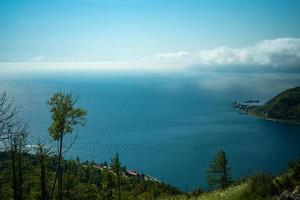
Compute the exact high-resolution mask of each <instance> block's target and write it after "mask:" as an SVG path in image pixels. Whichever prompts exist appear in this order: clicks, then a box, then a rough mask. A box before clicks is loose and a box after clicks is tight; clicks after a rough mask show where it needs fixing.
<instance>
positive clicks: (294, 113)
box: [233, 87, 300, 124]
mask: <svg viewBox="0 0 300 200" xmlns="http://www.w3.org/2000/svg"><path fill="white" fill-rule="evenodd" d="M258 102H259V101H258ZM256 103H257V102H256V101H247V102H244V103H239V102H235V103H234V104H233V106H234V107H235V108H236V109H238V110H239V111H241V112H242V113H246V114H250V115H254V116H256V117H259V118H263V119H268V120H274V121H283V122H291V123H297V124H299V123H300V87H295V88H291V89H287V90H285V91H283V92H281V93H280V94H278V95H277V96H275V97H273V98H272V99H271V100H269V101H268V102H266V103H265V104H263V105H256Z"/></svg>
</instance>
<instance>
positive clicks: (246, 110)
mask: <svg viewBox="0 0 300 200" xmlns="http://www.w3.org/2000/svg"><path fill="white" fill-rule="evenodd" d="M258 107H259V106H257V105H247V104H243V103H239V102H238V101H235V102H234V103H233V108H235V109H236V110H237V111H239V113H240V114H245V115H249V116H253V117H255V118H257V119H261V120H267V121H272V122H278V123H288V124H294V125H300V122H298V121H292V120H284V119H276V118H270V117H266V116H263V115H262V114H257V113H255V109H256V108H258Z"/></svg>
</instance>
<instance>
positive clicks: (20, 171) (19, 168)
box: [18, 147, 23, 200]
mask: <svg viewBox="0 0 300 200" xmlns="http://www.w3.org/2000/svg"><path fill="white" fill-rule="evenodd" d="M20 148H22V147H20ZM22 170H23V169H22V151H21V149H20V150H19V153H18V179H19V200H22V199H23V171H22Z"/></svg>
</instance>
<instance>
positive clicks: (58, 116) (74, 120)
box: [48, 92, 87, 140]
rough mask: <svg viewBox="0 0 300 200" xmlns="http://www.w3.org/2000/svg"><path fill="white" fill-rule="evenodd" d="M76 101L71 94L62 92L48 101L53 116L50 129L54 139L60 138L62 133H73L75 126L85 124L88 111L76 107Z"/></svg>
mask: <svg viewBox="0 0 300 200" xmlns="http://www.w3.org/2000/svg"><path fill="white" fill-rule="evenodd" d="M75 103H76V101H74V100H73V97H72V95H71V94H64V93H60V92H59V93H55V94H54V95H53V96H52V97H51V98H50V100H49V101H48V105H50V106H51V111H50V112H51V118H52V123H51V126H50V127H49V130H48V131H49V133H50V135H51V136H52V138H53V139H54V140H58V139H59V138H60V136H61V134H67V133H72V132H73V127H74V126H76V125H84V124H85V116H86V114H87V111H86V110H83V109H81V108H74V104H75Z"/></svg>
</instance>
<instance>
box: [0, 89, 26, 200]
mask: <svg viewBox="0 0 300 200" xmlns="http://www.w3.org/2000/svg"><path fill="white" fill-rule="evenodd" d="M17 113H18V111H17V109H16V107H15V106H13V104H12V101H11V100H10V99H8V98H7V95H6V93H3V94H2V95H1V96H0V148H1V149H2V150H5V151H8V152H9V154H10V160H11V171H12V190H13V199H18V200H22V199H23V158H22V157H23V153H24V152H25V151H26V138H27V135H28V133H27V124H26V123H24V122H22V121H21V120H19V119H18V118H17Z"/></svg>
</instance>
